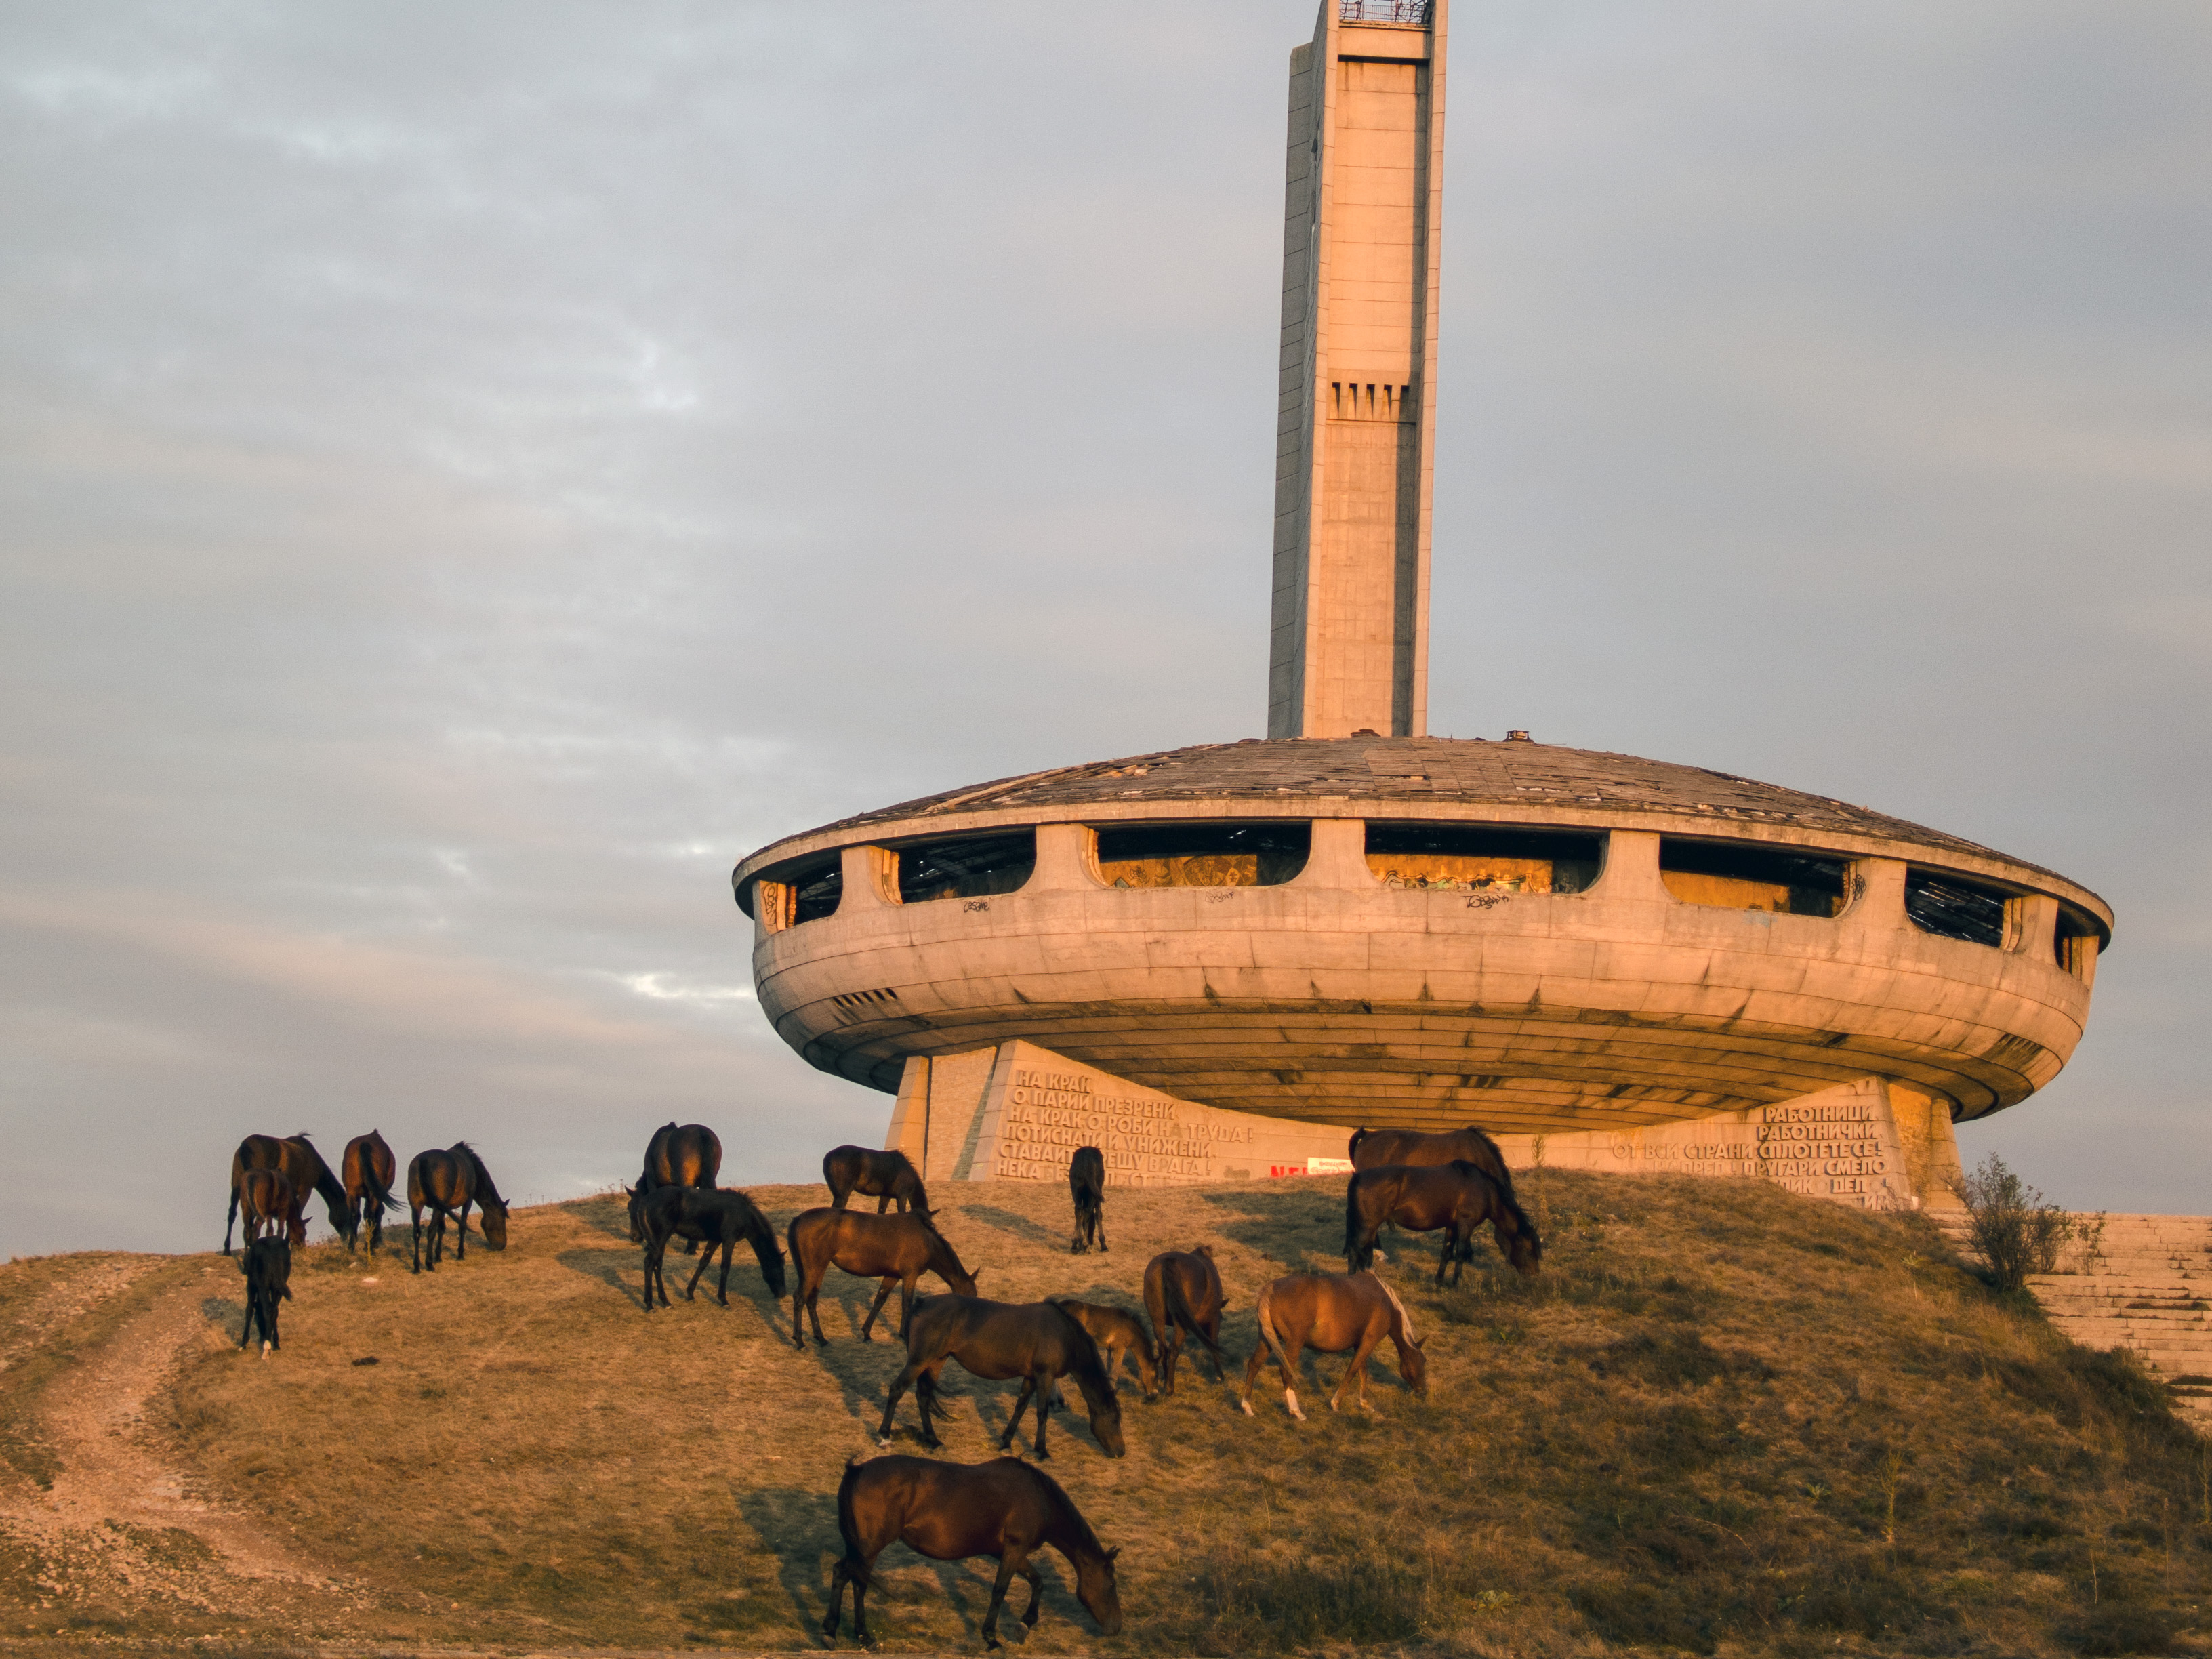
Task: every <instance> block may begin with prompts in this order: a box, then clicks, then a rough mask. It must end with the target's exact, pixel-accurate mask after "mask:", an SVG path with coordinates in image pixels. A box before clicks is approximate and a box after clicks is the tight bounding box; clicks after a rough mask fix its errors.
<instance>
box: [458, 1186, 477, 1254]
mask: <svg viewBox="0 0 2212 1659" xmlns="http://www.w3.org/2000/svg"><path fill="white" fill-rule="evenodd" d="M475 1202H476V1200H475V1199H473V1198H465V1199H463V1200H461V1212H460V1214H459V1215H458V1216H456V1217H455V1218H453V1225H454V1226H455V1227H456V1229H457V1230H458V1231H459V1237H458V1238H457V1239H456V1240H455V1241H454V1243H453V1260H454V1261H467V1260H468V1259H469V1206H470V1205H471V1204H473V1203H475Z"/></svg>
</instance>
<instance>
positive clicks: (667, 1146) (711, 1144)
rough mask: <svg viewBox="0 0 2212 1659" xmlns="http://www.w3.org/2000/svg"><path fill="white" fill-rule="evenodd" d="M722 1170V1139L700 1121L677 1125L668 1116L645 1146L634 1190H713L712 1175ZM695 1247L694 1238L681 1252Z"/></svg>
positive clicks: (687, 1241)
mask: <svg viewBox="0 0 2212 1659" xmlns="http://www.w3.org/2000/svg"><path fill="white" fill-rule="evenodd" d="M721 1172H722V1140H721V1137H720V1136H719V1135H717V1134H716V1133H714V1131H713V1130H712V1129H710V1128H708V1127H707V1126H706V1125H705V1124H703V1123H685V1124H681V1125H679V1124H678V1123H677V1122H676V1121H675V1120H673V1119H672V1118H671V1120H670V1121H667V1122H666V1123H664V1124H662V1125H661V1126H660V1127H659V1128H658V1129H655V1130H654V1131H653V1139H651V1140H649V1141H647V1142H646V1145H645V1168H644V1169H643V1170H641V1171H640V1172H639V1174H638V1177H637V1189H638V1191H640V1192H641V1193H649V1192H651V1191H653V1188H656V1187H704V1188H706V1189H707V1190H708V1191H709V1192H712V1191H714V1177H715V1176H719V1175H720V1174H721ZM698 1248H699V1241H698V1240H697V1239H696V1238H686V1239H685V1240H684V1255H690V1254H691V1252H692V1251H694V1250H696V1249H698Z"/></svg>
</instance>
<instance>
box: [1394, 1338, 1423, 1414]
mask: <svg viewBox="0 0 2212 1659" xmlns="http://www.w3.org/2000/svg"><path fill="white" fill-rule="evenodd" d="M1398 1375H1399V1376H1402V1377H1404V1378H1405V1379H1406V1386H1407V1388H1409V1389H1412V1390H1413V1392H1414V1393H1415V1394H1417V1395H1420V1396H1421V1398H1422V1399H1424V1400H1426V1399H1427V1398H1428V1397H1429V1357H1428V1356H1427V1355H1426V1354H1425V1353H1423V1352H1421V1349H1420V1345H1419V1343H1417V1342H1413V1341H1410V1340H1409V1341H1407V1344H1406V1345H1405V1346H1403V1347H1401V1348H1400V1349H1399V1350H1398Z"/></svg>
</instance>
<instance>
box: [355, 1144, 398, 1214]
mask: <svg viewBox="0 0 2212 1659" xmlns="http://www.w3.org/2000/svg"><path fill="white" fill-rule="evenodd" d="M361 1185H362V1191H363V1192H365V1193H367V1194H368V1200H369V1202H370V1203H372V1204H374V1205H375V1206H376V1207H377V1208H378V1209H380V1210H397V1209H398V1208H399V1200H398V1197H397V1196H396V1195H395V1194H393V1192H392V1188H389V1187H387V1186H386V1185H385V1183H384V1176H383V1173H382V1172H381V1171H380V1170H378V1169H377V1167H376V1159H375V1158H374V1155H373V1154H372V1152H371V1151H370V1149H369V1148H368V1147H366V1146H364V1147H362V1151H361Z"/></svg>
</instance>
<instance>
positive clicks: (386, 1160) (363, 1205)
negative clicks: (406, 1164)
mask: <svg viewBox="0 0 2212 1659" xmlns="http://www.w3.org/2000/svg"><path fill="white" fill-rule="evenodd" d="M398 1173H399V1164H398V1160H396V1159H395V1158H393V1157H392V1148H391V1147H389V1146H386V1145H385V1144H384V1137H383V1136H382V1135H380V1134H379V1133H377V1132H376V1131H375V1130H374V1129H371V1130H370V1131H369V1132H368V1133H367V1134H365V1135H356V1136H355V1137H354V1138H353V1139H351V1140H349V1141H348V1142H346V1149H345V1156H344V1157H343V1158H340V1159H339V1160H338V1176H339V1179H340V1180H341V1182H343V1185H344V1187H345V1193H346V1218H347V1219H348V1220H349V1221H350V1222H351V1223H352V1224H353V1225H351V1226H350V1227H349V1228H348V1229H347V1230H346V1250H347V1253H348V1254H349V1255H350V1254H351V1253H352V1250H353V1248H354V1241H355V1240H356V1238H358V1237H360V1236H361V1229H362V1225H364V1224H366V1225H368V1253H369V1255H375V1254H376V1252H377V1249H378V1247H379V1246H380V1245H381V1244H382V1243H384V1212H386V1210H396V1209H398V1207H399V1200H398V1199H397V1198H395V1197H394V1196H393V1195H392V1180H393V1178H394V1177H395V1176H398Z"/></svg>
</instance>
